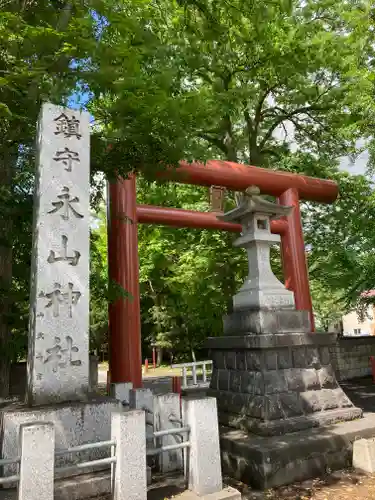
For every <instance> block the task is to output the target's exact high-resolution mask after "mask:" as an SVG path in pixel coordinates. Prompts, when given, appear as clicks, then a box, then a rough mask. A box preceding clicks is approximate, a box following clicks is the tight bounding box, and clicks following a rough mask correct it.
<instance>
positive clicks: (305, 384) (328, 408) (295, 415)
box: [208, 333, 362, 436]
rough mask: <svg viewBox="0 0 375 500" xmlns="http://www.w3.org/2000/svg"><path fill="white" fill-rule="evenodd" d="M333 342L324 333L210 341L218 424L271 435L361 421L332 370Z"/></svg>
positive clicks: (357, 410)
mask: <svg viewBox="0 0 375 500" xmlns="http://www.w3.org/2000/svg"><path fill="white" fill-rule="evenodd" d="M334 342H335V335H334V334H323V333H322V334H309V333H289V334H286V333H285V334H268V335H267V334H263V335H244V336H231V337H221V338H211V339H209V340H208V347H209V348H210V349H211V357H212V360H213V372H212V378H211V385H210V393H211V394H212V395H214V396H216V398H217V402H218V410H219V421H220V423H221V424H223V425H228V426H230V427H235V428H237V429H242V430H246V431H250V432H252V433H255V434H258V435H262V436H273V435H282V434H285V433H288V432H295V431H298V430H302V429H308V428H311V427H318V426H321V425H327V424H332V423H335V422H338V421H346V420H352V419H355V418H359V417H361V415H362V411H361V410H360V409H358V408H355V407H354V405H353V404H352V403H351V401H350V400H349V399H348V398H347V396H346V395H345V393H344V392H343V390H342V389H341V388H340V386H339V384H338V382H337V380H336V377H335V373H334V371H333V369H332V366H331V362H330V357H329V346H330V345H331V344H333V343H334Z"/></svg>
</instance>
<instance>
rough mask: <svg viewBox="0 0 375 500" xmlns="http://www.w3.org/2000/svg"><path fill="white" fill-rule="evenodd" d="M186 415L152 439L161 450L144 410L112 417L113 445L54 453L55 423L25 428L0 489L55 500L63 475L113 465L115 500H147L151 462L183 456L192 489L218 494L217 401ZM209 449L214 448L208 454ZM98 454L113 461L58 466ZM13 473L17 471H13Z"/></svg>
mask: <svg viewBox="0 0 375 500" xmlns="http://www.w3.org/2000/svg"><path fill="white" fill-rule="evenodd" d="M201 364H202V363H201ZM206 380H207V379H206ZM139 391H144V389H139ZM182 410H183V411H182V413H183V418H182V419H181V420H180V419H178V420H176V421H174V420H172V419H171V418H170V419H169V420H170V422H171V423H173V422H175V423H178V424H179V425H180V426H181V427H171V428H168V425H167V428H165V429H160V430H157V431H154V432H153V433H152V434H151V439H152V440H158V441H159V443H158V446H157V447H153V446H152V445H151V443H147V441H148V439H147V435H146V434H147V433H146V418H145V417H146V414H145V411H144V410H129V411H123V410H119V411H117V412H114V413H112V418H111V439H110V440H107V441H101V442H95V443H86V444H82V445H79V446H73V447H70V448H65V449H55V425H54V424H53V423H51V422H35V423H31V424H22V425H21V426H20V429H19V435H20V450H19V452H18V454H16V455H15V457H14V458H3V459H0V468H2V469H3V471H2V474H0V476H3V477H0V485H2V486H3V485H8V487H12V486H15V485H17V497H16V498H17V499H18V500H41V499H43V500H53V498H54V482H55V480H56V479H58V477H59V476H61V473H64V475H65V477H69V476H70V475H71V476H72V475H74V476H75V475H76V474H77V473H79V472H81V473H84V472H85V470H86V469H88V468H91V467H98V466H103V465H108V466H111V476H112V477H111V485H112V494H111V498H112V500H147V470H146V469H147V462H146V457H147V456H153V455H160V454H164V453H168V452H170V451H172V450H181V451H182V450H183V453H184V457H185V458H184V462H185V464H186V467H184V469H183V470H184V471H185V474H186V476H185V477H186V482H187V487H188V489H190V490H191V491H193V492H194V493H196V494H197V495H200V496H204V495H206V494H209V493H215V492H219V491H221V488H222V476H221V466H220V460H218V459H217V457H218V456H219V455H220V447H219V430H218V423H217V408H216V399H215V398H203V399H202V398H199V399H191V400H190V399H189V398H188V399H186V400H183V401H182ZM167 436H176V437H177V436H179V438H178V440H179V441H180V442H177V443H175V444H164V443H163V442H161V440H162V438H163V437H167ZM184 437H185V438H184ZM207 443H210V446H209V449H207ZM155 444H156V443H155ZM98 448H101V449H103V448H107V449H108V456H106V457H104V458H100V459H94V460H86V461H81V462H80V463H76V464H66V465H65V464H64V466H59V465H57V464H56V460H55V459H56V458H58V457H59V458H60V457H64V456H66V455H71V456H72V458H73V457H74V455H75V454H77V453H79V452H82V451H89V450H94V449H98ZM16 453H17V452H16ZM77 458H78V457H77ZM14 465H17V467H14ZM7 467H8V469H7ZM9 467H13V468H12V470H10V469H9ZM59 473H60V474H59ZM75 477H76V476H75ZM207 478H210V481H207Z"/></svg>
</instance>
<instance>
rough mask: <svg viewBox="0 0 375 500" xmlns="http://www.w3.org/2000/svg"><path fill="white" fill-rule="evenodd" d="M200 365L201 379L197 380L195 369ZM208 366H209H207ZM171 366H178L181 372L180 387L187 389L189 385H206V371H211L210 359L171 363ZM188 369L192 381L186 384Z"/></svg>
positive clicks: (207, 381)
mask: <svg viewBox="0 0 375 500" xmlns="http://www.w3.org/2000/svg"><path fill="white" fill-rule="evenodd" d="M200 367H202V379H201V380H198V375H197V369H199V368H200ZM208 367H209V368H208ZM172 368H180V369H181V372H182V385H181V389H188V388H189V387H208V384H209V380H208V378H207V371H210V372H211V371H212V361H211V360H206V361H195V362H194V363H179V364H177V365H172ZM188 370H191V375H192V378H193V383H192V384H190V385H189V384H188V376H189V375H188Z"/></svg>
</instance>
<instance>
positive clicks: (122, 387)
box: [109, 382, 133, 406]
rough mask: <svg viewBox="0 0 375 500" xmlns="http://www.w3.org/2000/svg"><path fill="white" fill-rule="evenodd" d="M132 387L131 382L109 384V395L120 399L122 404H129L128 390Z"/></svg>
mask: <svg viewBox="0 0 375 500" xmlns="http://www.w3.org/2000/svg"><path fill="white" fill-rule="evenodd" d="M132 389H133V384H132V383H131V382H118V383H117V384H111V385H110V387H109V390H110V395H111V396H112V397H113V398H115V399H117V400H118V401H121V403H122V404H123V405H124V406H129V404H130V391H131V390H132Z"/></svg>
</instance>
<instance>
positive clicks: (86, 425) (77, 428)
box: [2, 397, 120, 477]
mask: <svg viewBox="0 0 375 500" xmlns="http://www.w3.org/2000/svg"><path fill="white" fill-rule="evenodd" d="M119 407H120V403H119V402H117V401H115V400H113V399H110V398H104V397H102V398H96V399H93V400H90V401H89V402H86V403H78V402H75V403H71V404H70V405H66V404H64V405H54V406H44V407H38V408H28V407H26V406H24V405H10V406H9V407H7V408H4V409H3V410H2V435H3V441H2V456H3V458H14V457H16V456H17V455H18V454H19V449H18V434H19V429H20V426H21V425H22V424H26V423H33V422H35V421H38V422H52V423H53V424H54V425H55V443H56V450H61V449H66V448H70V447H73V446H78V445H81V444H85V443H94V442H96V441H108V440H109V439H110V436H111V414H112V412H113V411H116V410H118V409H119ZM107 453H108V452H107V450H104V449H94V450H87V451H83V452H79V453H75V454H74V456H73V455H65V456H60V457H56V467H57V468H58V467H63V466H65V465H72V464H74V463H77V462H78V461H86V460H95V459H98V458H102V457H103V456H107ZM96 470H98V468H96ZM85 472H87V473H89V472H90V469H88V470H86V471H85ZM15 473H16V468H15V466H14V465H7V466H6V467H4V475H6V476H9V475H13V474H15ZM59 474H60V473H59ZM70 475H72V474H70ZM59 477H60V476H59Z"/></svg>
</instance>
